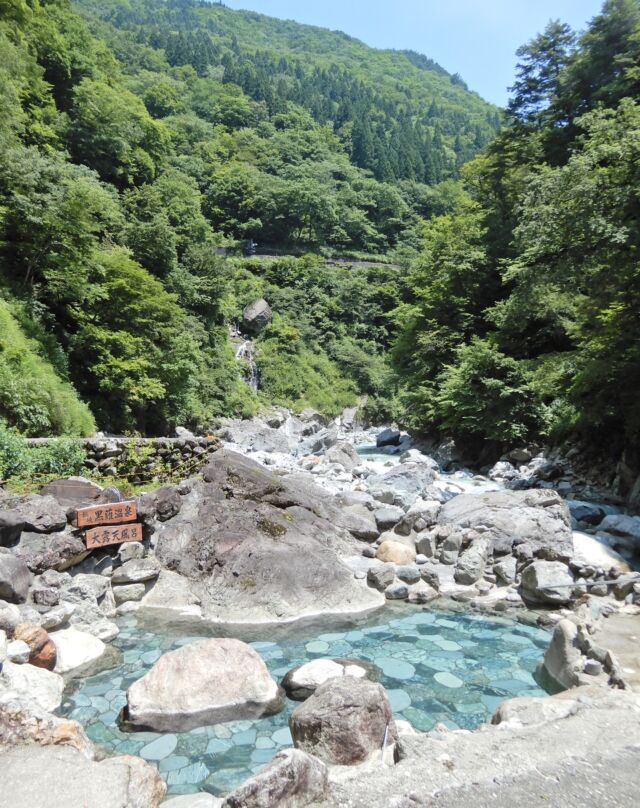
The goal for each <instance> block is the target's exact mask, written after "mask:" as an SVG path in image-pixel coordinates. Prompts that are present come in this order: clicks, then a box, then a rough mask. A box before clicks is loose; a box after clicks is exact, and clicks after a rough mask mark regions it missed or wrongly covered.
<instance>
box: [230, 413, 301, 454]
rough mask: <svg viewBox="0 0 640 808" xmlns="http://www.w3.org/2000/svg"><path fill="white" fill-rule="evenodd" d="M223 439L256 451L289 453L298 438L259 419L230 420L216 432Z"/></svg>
mask: <svg viewBox="0 0 640 808" xmlns="http://www.w3.org/2000/svg"><path fill="white" fill-rule="evenodd" d="M216 434H217V435H218V436H219V437H221V438H222V439H223V440H225V441H228V442H229V443H235V444H236V445H237V446H240V447H242V448H243V449H252V450H253V451H254V452H277V453H282V454H288V453H289V452H290V451H291V449H292V447H293V445H295V444H297V442H298V441H297V440H293V439H292V438H291V437H289V436H288V435H287V434H286V432H284V431H283V430H281V429H273V428H271V427H269V426H267V425H266V424H262V423H260V422H259V421H254V420H252V421H230V422H228V423H227V424H225V425H224V426H222V427H221V428H220V429H219V430H218V431H217V433H216Z"/></svg>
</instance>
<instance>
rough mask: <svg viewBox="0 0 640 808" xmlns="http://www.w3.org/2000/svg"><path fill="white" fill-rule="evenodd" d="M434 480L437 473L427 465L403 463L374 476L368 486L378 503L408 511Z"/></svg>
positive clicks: (369, 478) (368, 479) (368, 481)
mask: <svg viewBox="0 0 640 808" xmlns="http://www.w3.org/2000/svg"><path fill="white" fill-rule="evenodd" d="M434 479H435V471H434V470H433V468H431V466H430V465H429V464H427V463H401V464H399V465H397V466H393V467H392V468H390V469H389V470H388V471H385V472H383V473H382V474H372V475H371V476H370V477H368V478H367V482H366V484H367V487H368V488H369V491H370V492H371V494H372V495H373V496H374V497H375V499H377V500H378V501H380V502H384V503H385V504H387V505H397V506H398V507H400V508H403V509H404V510H408V509H409V508H410V507H411V506H412V505H413V504H414V502H416V500H418V499H419V498H421V497H422V495H423V494H424V493H425V492H426V491H427V489H428V487H429V486H430V485H431V483H433V481H434Z"/></svg>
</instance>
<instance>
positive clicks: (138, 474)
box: [27, 435, 220, 483]
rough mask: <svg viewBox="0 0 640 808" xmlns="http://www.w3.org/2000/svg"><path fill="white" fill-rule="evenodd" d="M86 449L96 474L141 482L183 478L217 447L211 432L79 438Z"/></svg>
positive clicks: (90, 467)
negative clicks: (205, 434) (158, 436)
mask: <svg viewBox="0 0 640 808" xmlns="http://www.w3.org/2000/svg"><path fill="white" fill-rule="evenodd" d="M46 442H47V439H46V438H36V439H32V440H29V441H28V442H27V443H28V445H32V446H33V445H39V444H42V443H46ZM78 442H79V443H81V444H82V446H83V448H84V451H85V453H86V460H85V466H86V468H87V469H88V470H89V471H90V472H91V473H92V475H95V476H98V477H120V478H126V479H128V480H129V481H130V482H132V483H143V482H146V481H149V480H158V479H162V478H168V477H181V478H185V477H188V476H189V475H191V474H194V473H195V472H197V471H199V469H200V468H201V467H202V465H203V464H204V462H205V461H206V459H207V457H208V456H209V454H211V452H214V451H215V450H216V449H218V448H219V447H220V441H219V440H218V438H216V437H213V436H211V435H209V436H206V437H195V436H193V435H189V436H184V437H179V438H123V437H118V438H113V437H92V438H87V439H79V441H78Z"/></svg>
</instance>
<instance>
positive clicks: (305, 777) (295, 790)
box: [224, 749, 329, 808]
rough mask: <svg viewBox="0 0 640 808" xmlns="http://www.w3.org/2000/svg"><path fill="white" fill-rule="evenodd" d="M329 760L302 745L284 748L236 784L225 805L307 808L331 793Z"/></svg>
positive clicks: (251, 807)
mask: <svg viewBox="0 0 640 808" xmlns="http://www.w3.org/2000/svg"><path fill="white" fill-rule="evenodd" d="M328 788H329V776H328V771H327V767H326V766H325V764H324V763H323V762H322V761H321V760H318V758H316V757H313V756H312V755H308V754H306V752H302V751H301V750H300V749H284V750H283V751H282V752H278V754H277V755H276V756H275V757H274V758H273V760H271V761H270V762H269V763H268V764H267V765H266V766H265V767H264V768H263V769H261V770H260V771H259V772H258V774H256V775H254V776H253V777H251V778H250V779H249V780H247V781H246V782H244V783H243V784H242V785H241V786H239V787H238V788H236V790H235V791H233V792H232V793H231V794H229V796H228V797H227V799H226V800H225V803H224V804H225V808H304V806H307V805H311V804H313V805H318V804H320V803H321V802H322V801H324V798H325V797H326V796H327V792H328Z"/></svg>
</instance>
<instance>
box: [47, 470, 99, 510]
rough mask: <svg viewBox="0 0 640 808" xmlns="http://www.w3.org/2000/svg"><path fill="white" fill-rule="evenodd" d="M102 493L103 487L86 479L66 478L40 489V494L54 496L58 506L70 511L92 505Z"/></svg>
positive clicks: (53, 481)
mask: <svg viewBox="0 0 640 808" xmlns="http://www.w3.org/2000/svg"><path fill="white" fill-rule="evenodd" d="M102 491H103V489H102V486H100V485H98V484H97V483H95V482H94V481H93V480H88V479H87V478H86V477H65V478H64V479H60V480H52V481H51V482H50V483H47V484H46V485H45V486H44V487H43V488H41V489H40V494H41V495H42V496H47V495H50V496H52V497H53V498H54V499H55V501H56V502H57V503H58V505H60V506H61V507H63V508H65V509H68V508H80V507H83V506H86V505H91V504H92V503H93V502H94V501H95V500H96V499H97V498H98V497H99V496H100V494H101V493H102Z"/></svg>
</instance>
